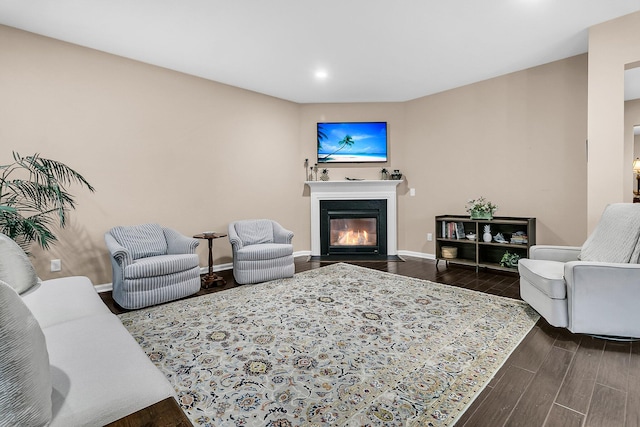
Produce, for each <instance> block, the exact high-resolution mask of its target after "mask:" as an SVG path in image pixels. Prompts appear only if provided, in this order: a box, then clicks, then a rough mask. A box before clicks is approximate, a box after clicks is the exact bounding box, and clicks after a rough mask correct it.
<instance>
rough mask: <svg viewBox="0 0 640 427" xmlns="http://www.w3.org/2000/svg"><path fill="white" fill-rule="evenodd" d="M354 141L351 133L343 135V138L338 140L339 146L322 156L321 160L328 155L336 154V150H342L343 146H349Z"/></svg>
mask: <svg viewBox="0 0 640 427" xmlns="http://www.w3.org/2000/svg"><path fill="white" fill-rule="evenodd" d="M355 143H356V142H355V141H354V140H353V138H352V137H351V135H345V136H344V138H342V140H341V141H340V147H338V149H337V150H336V151H334V152H333V153H330V154H327V155H326V156H324V157H323V158H322V160H326V159H328V158H329V157H331V156H333V155H334V154H336V153H337V152H338V151H340V150H342V149H343V148H344V147H351V146H352V145H353V144H355Z"/></svg>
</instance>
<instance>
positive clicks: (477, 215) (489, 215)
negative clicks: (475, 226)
mask: <svg viewBox="0 0 640 427" xmlns="http://www.w3.org/2000/svg"><path fill="white" fill-rule="evenodd" d="M471 219H493V212H485V211H471Z"/></svg>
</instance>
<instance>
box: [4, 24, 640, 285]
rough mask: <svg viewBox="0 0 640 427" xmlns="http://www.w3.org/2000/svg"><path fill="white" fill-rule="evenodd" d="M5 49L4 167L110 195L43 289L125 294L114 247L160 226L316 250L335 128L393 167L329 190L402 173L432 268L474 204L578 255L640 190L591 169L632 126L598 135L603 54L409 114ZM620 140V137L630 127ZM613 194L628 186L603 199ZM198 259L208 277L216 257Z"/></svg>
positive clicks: (417, 106)
mask: <svg viewBox="0 0 640 427" xmlns="http://www.w3.org/2000/svg"><path fill="white" fill-rule="evenodd" d="M635 19H637V14H632V15H629V16H627V17H625V18H622V19H619V20H618V21H619V23H616V22H613V23H612V24H610V25H609V26H611V27H614V28H616V27H618V28H619V27H623V26H625V25H629V24H628V23H629V22H631V23H633V22H634V20H635ZM604 27H605V26H604V25H601V26H600V27H599V28H603V31H601V33H606V32H607V31H608V30H607V31H604V30H606V28H604ZM0 34H1V37H0V43H2V49H1V50H0V55H2V63H3V64H6V65H5V66H3V67H2V70H1V71H0V72H1V73H2V76H1V79H0V81H2V82H4V84H3V91H4V93H5V94H6V95H5V96H4V97H3V101H0V102H3V103H4V104H5V105H4V107H3V125H2V137H3V139H4V141H5V143H4V144H3V146H4V147H6V150H7V153H6V157H7V158H9V156H10V150H15V151H17V152H19V153H20V154H22V155H28V154H32V153H40V154H41V155H42V156H44V157H50V158H54V159H56V160H60V161H63V162H65V163H66V164H68V165H70V166H71V167H73V168H75V169H76V170H78V171H79V172H81V173H82V174H83V175H84V176H85V177H86V178H87V179H88V180H89V182H90V183H91V184H92V185H93V186H94V187H95V188H96V192H95V193H94V194H91V193H86V192H82V191H79V192H78V194H77V195H76V196H77V201H78V208H77V210H76V211H75V212H74V215H73V216H72V222H71V224H70V226H69V227H67V228H66V229H65V230H62V231H61V232H60V234H59V237H60V243H59V244H57V245H56V246H54V248H53V249H52V250H51V251H50V252H49V253H43V252H39V251H37V250H35V251H34V260H35V263H36V267H37V269H38V271H39V273H40V274H41V275H42V277H43V278H51V277H58V276H66V275H86V276H88V277H90V278H91V279H92V281H93V282H94V283H95V284H108V283H110V282H111V277H110V275H111V269H110V264H109V256H108V253H107V251H106V248H105V246H104V242H103V234H104V232H105V231H106V230H108V229H109V228H110V227H113V226H115V225H131V224H137V223H144V222H157V223H160V224H166V225H170V226H173V227H175V228H176V229H177V230H179V231H181V232H182V233H184V234H187V235H193V234H195V233H197V232H200V231H202V230H216V231H220V232H224V231H225V230H226V227H227V224H228V223H229V222H231V221H233V220H236V219H246V218H259V217H269V218H274V219H277V220H279V221H280V222H281V223H282V224H286V226H287V227H289V228H290V229H291V230H293V231H294V233H295V236H296V237H295V238H294V250H295V251H296V252H297V253H299V254H304V253H308V252H306V251H309V248H310V231H309V228H310V220H309V198H308V188H306V186H305V184H304V181H305V179H306V174H307V172H306V169H305V166H304V161H305V159H311V161H312V162H313V161H314V159H315V157H316V153H315V145H316V129H315V127H316V123H317V122H320V121H376V120H377V121H386V122H388V126H389V161H388V162H387V164H382V165H380V166H376V167H371V166H368V167H345V166H344V165H341V166H335V167H331V168H330V177H331V179H332V180H342V179H344V178H345V177H353V178H364V179H378V178H379V176H380V174H379V172H380V169H381V168H382V167H386V168H387V169H399V170H400V171H401V172H402V173H403V174H404V179H405V180H404V182H403V183H402V184H401V185H400V186H399V189H398V193H399V195H398V249H399V250H400V251H401V253H402V251H405V253H407V254H414V255H418V256H424V257H429V256H433V254H434V242H433V241H428V240H427V234H428V233H433V232H434V217H435V216H436V215H439V214H443V213H451V214H462V213H464V205H465V202H466V201H467V200H468V199H470V198H474V197H478V196H480V195H482V196H485V197H487V198H489V199H490V200H492V201H493V202H494V203H496V204H498V206H499V209H498V212H497V215H506V216H530V217H536V218H537V221H538V223H537V224H538V236H537V241H538V242H544V243H547V244H580V242H582V241H584V238H585V237H586V236H587V234H588V230H589V228H590V227H592V223H594V222H595V221H596V220H597V218H598V217H599V215H600V213H601V210H602V208H603V206H604V204H606V203H608V202H610V201H630V200H631V197H632V188H631V187H632V185H633V183H634V181H633V176H632V175H631V170H630V168H627V169H629V170H628V171H627V170H626V169H625V170H622V168H621V166H620V165H621V164H622V162H621V161H620V159H619V158H616V159H611V160H607V158H606V156H602V155H600V154H598V155H591V157H590V162H589V164H588V165H587V162H586V157H587V149H586V147H585V140H586V139H587V138H588V137H589V130H591V131H592V132H593V133H594V134H595V132H599V128H602V127H603V126H604V127H605V128H606V126H609V127H612V126H611V125H610V122H611V121H613V120H615V121H616V123H622V120H623V118H622V117H613V118H609V117H604V118H602V119H600V118H598V119H594V120H591V121H590V122H589V123H588V117H590V115H591V114H593V113H591V111H590V109H591V108H593V110H594V111H595V109H596V108H600V109H602V108H604V107H602V105H603V103H602V102H600V103H598V99H597V96H599V95H598V93H593V92H595V91H592V90H589V91H588V88H590V87H591V86H592V85H593V86H596V87H600V86H601V85H600V83H599V82H598V81H597V80H596V78H597V75H596V72H595V71H592V69H596V65H595V64H596V63H597V60H598V58H599V56H597V55H595V54H594V53H593V52H591V54H590V58H588V57H587V55H586V54H581V55H577V56H574V57H570V58H567V59H563V60H559V61H554V62H551V63H548V64H544V65H541V66H538V67H534V68H530V69H526V70H522V71H518V72H514V73H510V74H507V75H504V76H499V77H496V78H491V79H488V80H484V81H481V82H477V83H473V84H469V85H466V86H463V87H459V88H455V89H451V90H447V91H444V92H441V93H437V94H434V95H429V96H425V97H422V98H418V99H413V100H409V101H406V102H367V103H319V104H299V103H295V102H290V101H285V100H281V99H277V98H274V97H271V96H266V95H263V94H259V93H255V92H252V91H248V90H244V89H239V88H236V87H231V86H228V85H224V84H220V83H217V82H213V81H208V80H205V79H202V78H197V77H193V76H189V75H186V74H183V73H179V72H174V71H171V70H167V69H164V68H160V67H155V66H152V65H148V64H144V63H141V62H137V61H133V60H129V59H126V58H122V57H118V56H114V55H110V54H107V53H104V52H99V51H96V50H92V49H88V48H84V47H80V46H77V45H73V44H69V43H65V42H61V41H59V40H54V39H50V38H47V37H42V36H38V35H35V34H32V33H28V32H25V31H21V30H18V29H15V28H10V27H6V26H2V27H0ZM594 34H595V35H594ZM598 34H600V33H599V32H593V31H592V33H591V37H592V38H593V37H595V36H597V35H598ZM602 38H603V40H604V39H605V37H602ZM604 43H607V41H606V40H605V42H604ZM591 45H592V47H591V51H593V50H594V46H596V47H597V45H596V44H595V43H594V42H593V41H591ZM615 46H621V44H620V43H617V42H616V44H615ZM611 50H612V49H610V48H608V47H606V45H605V46H604V47H602V48H601V51H602V52H608V54H611ZM638 57H640V54H639V55H638ZM603 60H604V59H603ZM618 74H619V75H620V79H622V73H618ZM589 75H590V76H591V78H592V79H593V80H592V81H589V79H588V76H589ZM606 87H608V86H606ZM592 105H595V106H594V107H591V106H592ZM615 105H617V104H615ZM620 105H622V103H621V102H620ZM616 111H619V112H620V115H621V116H622V110H621V108H617V109H616ZM609 115H612V114H611V113H609ZM598 120H604V121H605V123H604V125H600V124H598V123H597V122H598ZM614 126H616V125H614ZM604 132H608V130H606V129H605V130H604ZM616 133H617V134H618V135H620V139H622V135H623V133H622V129H620V130H619V131H618V130H616ZM589 139H590V147H589V150H590V152H594V153H596V152H598V153H600V152H601V151H602V152H604V153H611V152H612V150H613V152H615V153H616V154H617V155H624V157H625V164H627V163H629V164H630V163H631V160H632V154H631V153H629V152H628V150H627V149H626V148H625V149H624V150H626V151H624V154H623V146H622V145H621V146H620V147H611V146H610V144H605V146H603V147H600V146H598V145H597V144H598V141H599V140H600V139H602V138H598V139H595V138H593V137H589ZM610 139H611V138H609V137H608V136H607V138H606V140H610ZM614 148H615V150H614ZM626 157H629V159H628V160H629V161H628V162H627V161H626V160H627V159H626ZM601 162H602V164H599V163H601ZM612 164H615V165H616V170H615V171H613V172H612V171H611V166H612ZM588 168H589V169H588ZM587 176H588V177H589V178H588V179H587ZM611 179H613V180H614V181H615V182H616V184H618V185H617V187H619V188H617V187H616V188H614V189H613V190H612V189H611V188H610V187H607V188H606V189H603V188H602V185H596V184H593V183H594V182H601V183H603V182H608V181H610V180H611ZM589 183H592V184H591V185H589ZM409 188H413V189H415V196H410V195H409ZM588 200H589V201H590V202H589V203H588ZM198 251H199V255H200V257H201V260H202V265H203V266H206V257H207V252H206V247H203V245H201V247H200V248H199V250H198ZM230 254H231V249H230V245H229V243H228V242H226V241H225V239H218V240H217V241H216V244H215V247H214V264H215V265H216V266H224V265H228V264H229V262H230ZM51 259H60V260H61V261H62V270H61V271H60V272H59V273H51V272H49V268H48V267H49V262H50V260H51Z"/></svg>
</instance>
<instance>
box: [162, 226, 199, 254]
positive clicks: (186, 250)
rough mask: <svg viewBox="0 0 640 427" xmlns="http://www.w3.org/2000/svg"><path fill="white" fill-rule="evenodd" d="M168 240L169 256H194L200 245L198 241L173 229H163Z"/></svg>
mask: <svg viewBox="0 0 640 427" xmlns="http://www.w3.org/2000/svg"><path fill="white" fill-rule="evenodd" d="M162 231H163V232H164V237H165V239H166V240H167V254H194V253H196V248H197V247H198V245H199V244H200V242H199V241H198V240H197V239H194V238H191V237H187V236H185V235H183V234H181V233H178V232H177V231H176V230H172V229H171V228H164V227H162Z"/></svg>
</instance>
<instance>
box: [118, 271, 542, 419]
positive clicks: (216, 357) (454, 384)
mask: <svg viewBox="0 0 640 427" xmlns="http://www.w3.org/2000/svg"><path fill="white" fill-rule="evenodd" d="M120 318H121V320H122V322H123V324H124V325H125V327H126V328H127V329H128V330H129V331H130V332H131V334H132V335H133V336H134V337H135V338H136V339H137V341H138V342H139V343H140V345H141V346H142V348H143V349H144V350H145V352H146V353H147V354H148V355H149V358H150V359H151V360H152V361H153V362H154V363H155V364H156V365H157V366H158V368H159V369H160V370H161V371H162V372H164V373H165V375H166V376H167V378H168V379H169V381H170V382H171V383H172V384H173V386H174V387H175V389H176V392H177V395H178V398H179V402H180V404H181V406H182V408H183V409H184V411H185V412H186V414H187V415H188V416H189V418H190V419H191V421H192V422H193V424H194V425H202V426H212V427H213V426H215V427H227V426H234V427H235V426H261V427H262V426H265V427H289V426H385V427H390V426H439V427H442V426H451V425H453V424H454V423H455V421H456V419H457V418H458V417H459V416H460V415H461V414H462V412H464V410H465V409H466V408H467V407H468V405H469V404H470V403H471V402H472V401H473V399H474V398H475V397H476V396H477V395H478V393H479V392H480V391H481V390H482V388H483V387H484V386H485V385H486V384H487V383H488V382H489V380H491V378H492V377H493V375H494V374H495V373H496V371H497V370H498V368H499V367H500V366H501V365H502V364H503V363H504V361H505V360H506V358H507V357H508V356H509V354H510V353H511V352H512V351H513V349H514V348H515V347H516V346H517V345H518V343H519V342H520V341H521V340H522V339H523V338H524V336H525V335H526V334H527V332H529V330H531V328H532V327H533V326H534V324H535V323H536V321H537V320H538V315H537V314H536V313H535V312H534V311H533V310H532V309H531V308H530V307H529V306H528V305H527V304H525V303H523V302H520V301H515V300H511V299H508V298H501V297H496V296H492V295H487V294H483V293H479V292H474V291H469V290H465V289H460V288H456V287H452V286H447V285H441V284H438V283H432V282H428V281H424V280H418V279H412V278H408V277H404V276H398V275H395V274H390V273H383V272H379V271H376V270H371V269H367V268H364V267H358V266H353V265H349V264H334V265H330V266H327V267H323V268H318V269H314V270H310V271H306V272H303V273H299V274H296V275H295V277H293V278H291V279H283V280H276V281H272V282H268V283H263V284H260V285H255V286H251V285H246V286H241V287H238V288H234V289H230V290H227V291H223V292H217V293H214V294H209V295H206V296H202V297H198V298H192V299H187V300H183V301H178V302H175V303H171V304H167V305H164V306H160V307H154V308H150V309H145V310H139V311H135V312H130V313H126V314H122V315H120Z"/></svg>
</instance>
